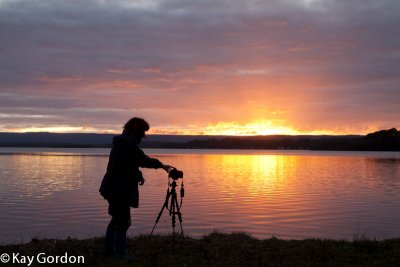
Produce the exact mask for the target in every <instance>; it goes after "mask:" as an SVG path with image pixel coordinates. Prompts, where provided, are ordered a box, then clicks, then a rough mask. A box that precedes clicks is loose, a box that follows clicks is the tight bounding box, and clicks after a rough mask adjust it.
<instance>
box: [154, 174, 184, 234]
mask: <svg viewBox="0 0 400 267" xmlns="http://www.w3.org/2000/svg"><path fill="white" fill-rule="evenodd" d="M184 192H185V191H184V185H183V180H182V184H181V190H180V195H181V204H180V205H179V204H178V199H177V194H176V181H175V179H172V182H168V189H167V195H166V196H165V202H164V205H163V206H162V208H161V210H160V212H159V213H158V216H157V219H156V223H155V224H154V227H153V230H151V233H150V237H151V236H152V235H153V232H154V229H156V226H157V223H158V221H159V220H160V218H161V215H162V213H163V211H164V209H167V210H168V211H169V216H172V234H173V238H174V241H175V226H176V216H178V219H179V224H180V226H181V234H182V237H183V227H182V213H181V207H182V198H183V197H184ZM168 206H169V208H168Z"/></svg>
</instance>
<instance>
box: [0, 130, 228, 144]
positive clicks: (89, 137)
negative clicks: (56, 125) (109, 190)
mask: <svg viewBox="0 0 400 267" xmlns="http://www.w3.org/2000/svg"><path fill="white" fill-rule="evenodd" d="M114 136H115V134H95V133H48V132H39V133H4V132H0V147H29V146H30V147H110V146H111V142H112V138H113V137H114ZM209 138H211V136H190V135H147V138H146V139H144V140H143V141H142V144H141V146H142V147H159V146H161V145H165V144H182V143H186V142H190V141H193V140H194V139H197V140H204V139H209ZM212 138H223V137H218V136H213V137H212Z"/></svg>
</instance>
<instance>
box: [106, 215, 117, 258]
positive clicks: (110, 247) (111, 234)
mask: <svg viewBox="0 0 400 267" xmlns="http://www.w3.org/2000/svg"><path fill="white" fill-rule="evenodd" d="M114 243H115V229H114V220H113V218H111V221H110V223H109V224H108V226H107V230H106V236H105V239H104V248H103V255H104V256H112V255H114Z"/></svg>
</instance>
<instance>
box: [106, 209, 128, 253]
mask: <svg viewBox="0 0 400 267" xmlns="http://www.w3.org/2000/svg"><path fill="white" fill-rule="evenodd" d="M110 207H111V209H110V211H111V215H112V216H113V217H112V227H113V229H114V235H115V243H114V244H115V254H116V255H117V256H121V257H127V255H128V252H127V244H126V232H127V231H128V228H129V226H130V225H131V214H130V207H129V205H127V204H125V203H111V204H110Z"/></svg>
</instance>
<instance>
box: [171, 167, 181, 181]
mask: <svg viewBox="0 0 400 267" xmlns="http://www.w3.org/2000/svg"><path fill="white" fill-rule="evenodd" d="M168 178H171V179H172V180H178V179H179V178H182V179H183V171H179V170H178V169H177V168H173V169H171V170H170V171H169V172H168Z"/></svg>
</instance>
